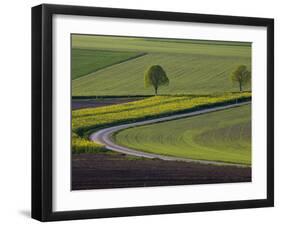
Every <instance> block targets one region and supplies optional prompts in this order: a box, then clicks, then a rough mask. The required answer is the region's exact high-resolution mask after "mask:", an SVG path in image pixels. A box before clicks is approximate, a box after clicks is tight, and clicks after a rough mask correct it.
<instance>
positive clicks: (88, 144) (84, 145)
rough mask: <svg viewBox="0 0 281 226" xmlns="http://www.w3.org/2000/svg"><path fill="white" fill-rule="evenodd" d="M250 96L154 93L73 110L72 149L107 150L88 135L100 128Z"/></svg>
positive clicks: (247, 94)
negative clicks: (126, 100)
mask: <svg viewBox="0 0 281 226" xmlns="http://www.w3.org/2000/svg"><path fill="white" fill-rule="evenodd" d="M250 98H251V92H243V93H226V94H217V95H209V96H193V95H182V96H155V97H148V98H145V99H142V100H138V101H133V102H129V103H124V104H116V105H110V106H104V107H97V108H88V109H80V110H73V111H72V151H73V152H74V153H82V152H83V153H88V152H99V151H105V150H106V149H105V148H104V147H103V146H102V145H100V144H96V143H94V142H92V141H90V140H89V139H88V136H89V134H90V133H91V132H93V131H96V130H98V129H101V128H105V127H109V126H113V125H118V124H122V123H130V122H136V121H142V120H146V119H150V118H156V117H162V116H166V115H172V114H176V113H180V112H187V111H194V110H197V109H198V108H207V107H212V106H216V105H220V104H228V103H235V102H237V101H243V100H249V99H250Z"/></svg>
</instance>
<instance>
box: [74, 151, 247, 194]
mask: <svg viewBox="0 0 281 226" xmlns="http://www.w3.org/2000/svg"><path fill="white" fill-rule="evenodd" d="M234 182H251V168H250V167H249V168H239V167H236V166H216V165H206V164H200V163H186V162H176V161H164V160H159V159H144V158H134V157H128V156H127V155H124V154H119V153H116V154H102V153H97V154H73V155H72V190H82V189H104V188H126V187H149V186H168V185H189V184H212V183H234Z"/></svg>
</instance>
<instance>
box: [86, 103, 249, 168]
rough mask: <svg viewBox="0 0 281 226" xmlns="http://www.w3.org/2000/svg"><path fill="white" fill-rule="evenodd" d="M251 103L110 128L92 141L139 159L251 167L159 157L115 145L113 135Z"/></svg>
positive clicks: (98, 133)
mask: <svg viewBox="0 0 281 226" xmlns="http://www.w3.org/2000/svg"><path fill="white" fill-rule="evenodd" d="M250 103H251V102H250V101H247V102H243V103H237V104H229V105H225V106H220V107H214V108H209V109H204V110H198V111H194V112H189V113H182V114H176V115H171V116H167V117H162V118H157V119H150V120H145V121H141V122H135V123H128V124H124V125H119V126H113V127H109V128H106V129H102V130H99V131H97V132H95V133H93V134H91V135H90V140H92V141H94V142H96V143H100V144H103V145H105V147H106V148H107V149H109V150H113V151H117V152H120V153H124V154H128V155H134V156H138V157H145V158H150V159H153V158H157V159H162V160H167V161H184V162H197V163H202V164H215V165H230V166H238V167H249V166H248V165H243V164H236V163H226V162H218V161H208V160H196V159H187V158H178V157H172V156H165V155H159V154H152V153H147V152H142V151H138V150H134V149H132V148H128V147H123V146H120V145H118V144H115V143H114V141H113V139H112V135H113V134H114V133H116V132H118V131H119V130H123V129H127V128H130V127H135V126H141V125H148V124H153V123H157V122H164V121H170V120H175V119H180V118H185V117H191V116H195V115H201V114H206V113H210V112H215V111H220V110H225V109H229V108H234V107H238V106H242V105H246V104H250Z"/></svg>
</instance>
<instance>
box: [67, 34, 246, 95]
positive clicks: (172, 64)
mask: <svg viewBox="0 0 281 226" xmlns="http://www.w3.org/2000/svg"><path fill="white" fill-rule="evenodd" d="M72 47H73V48H79V49H80V51H81V49H82V50H83V49H84V50H86V51H92V50H93V51H97V50H99V49H100V50H102V52H103V54H106V51H104V50H108V51H109V52H108V53H109V54H112V53H114V51H119V52H120V51H121V52H126V53H129V52H131V53H132V54H136V52H141V53H147V54H146V55H144V56H141V57H138V58H135V59H131V60H128V61H125V62H123V63H120V64H115V65H114V64H113V65H112V66H109V67H106V68H104V69H102V70H100V71H96V72H92V73H89V74H88V75H85V76H82V77H80V78H77V79H75V80H74V81H73V83H72V95H73V96H94V95H149V94H153V89H152V88H148V89H145V88H144V82H143V74H144V71H145V70H146V69H147V67H149V66H150V65H152V64H160V65H161V66H162V67H163V68H164V70H165V71H166V72H167V74H168V77H169V79H170V85H169V86H168V87H163V88H162V87H161V88H160V89H159V93H160V94H168V95H169V94H210V93H217V92H233V91H237V90H238V87H236V86H233V84H232V82H231V80H230V78H229V76H230V73H231V71H232V70H234V69H235V68H236V67H237V65H239V64H246V65H247V66H248V67H249V68H251V45H250V44H249V43H238V42H217V41H216V42H209V41H202V40H201V41H200V40H199V41H194V40H174V39H172V40H165V39H149V38H126V37H108V36H84V35H83V36H82V35H73V36H72ZM85 58H86V59H84V58H83V59H81V61H79V60H77V63H74V64H76V65H77V67H76V70H77V71H79V70H82V71H84V70H86V69H87V68H88V66H86V67H85V66H83V62H85V64H86V62H88V60H87V56H85ZM89 58H90V57H89ZM109 58H110V57H109ZM106 59H107V57H106V56H105V58H104V61H105V63H104V64H106V65H108V64H107V63H108V61H107V60H106ZM97 61H99V59H98V60H97ZM100 61H103V60H102V59H101V60H100ZM90 69H91V70H92V68H90ZM88 71H90V70H88ZM78 74H79V73H78ZM82 74H83V73H80V75H82ZM246 88H247V89H250V86H248V87H246Z"/></svg>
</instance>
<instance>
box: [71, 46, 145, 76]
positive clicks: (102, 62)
mask: <svg viewBox="0 0 281 226" xmlns="http://www.w3.org/2000/svg"><path fill="white" fill-rule="evenodd" d="M71 56H72V59H71V62H72V64H71V67H72V68H71V73H72V79H76V78H79V77H81V76H84V75H87V74H89V73H92V72H95V71H97V70H100V69H102V68H105V67H108V66H111V65H113V64H118V63H121V62H124V61H127V60H130V59H134V58H136V57H139V56H143V53H136V52H121V51H109V50H106V51H105V50H91V49H72V53H71Z"/></svg>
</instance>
